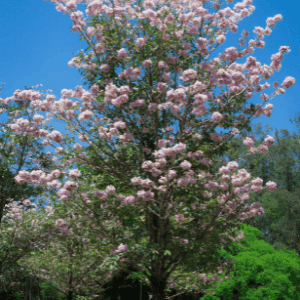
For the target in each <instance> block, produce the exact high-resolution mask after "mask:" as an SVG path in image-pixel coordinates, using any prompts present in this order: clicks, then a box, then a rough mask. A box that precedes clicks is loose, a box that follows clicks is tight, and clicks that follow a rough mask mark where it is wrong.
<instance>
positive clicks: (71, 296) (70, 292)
mask: <svg viewBox="0 0 300 300" xmlns="http://www.w3.org/2000/svg"><path fill="white" fill-rule="evenodd" d="M67 300H73V291H69V292H68V295H67Z"/></svg>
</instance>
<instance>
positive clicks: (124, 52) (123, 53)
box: [118, 48, 128, 60]
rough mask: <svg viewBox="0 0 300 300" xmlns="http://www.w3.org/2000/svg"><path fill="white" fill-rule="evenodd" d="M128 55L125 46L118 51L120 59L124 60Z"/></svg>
mask: <svg viewBox="0 0 300 300" xmlns="http://www.w3.org/2000/svg"><path fill="white" fill-rule="evenodd" d="M127 57H128V52H127V51H126V50H125V49H124V48H122V49H120V50H119V51H118V59H120V60H124V59H126V58H127Z"/></svg>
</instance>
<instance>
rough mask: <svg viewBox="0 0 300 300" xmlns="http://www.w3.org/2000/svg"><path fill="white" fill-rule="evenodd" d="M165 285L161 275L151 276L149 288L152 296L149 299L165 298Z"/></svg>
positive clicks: (159, 299)
mask: <svg viewBox="0 0 300 300" xmlns="http://www.w3.org/2000/svg"><path fill="white" fill-rule="evenodd" d="M166 287H167V281H166V280H165V279H164V278H161V277H158V276H157V277H152V279H151V288H152V298H151V300H166Z"/></svg>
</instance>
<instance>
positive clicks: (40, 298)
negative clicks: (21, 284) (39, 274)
mask: <svg viewBox="0 0 300 300" xmlns="http://www.w3.org/2000/svg"><path fill="white" fill-rule="evenodd" d="M36 281H37V288H38V296H39V299H38V300H42V297H41V289H40V281H39V279H38V278H37V279H36Z"/></svg>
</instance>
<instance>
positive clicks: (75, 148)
mask: <svg viewBox="0 0 300 300" xmlns="http://www.w3.org/2000/svg"><path fill="white" fill-rule="evenodd" d="M73 149H74V150H80V149H82V146H81V145H80V144H75V145H74V146H73Z"/></svg>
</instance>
